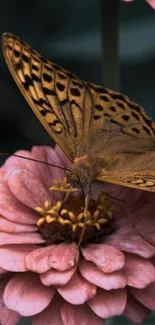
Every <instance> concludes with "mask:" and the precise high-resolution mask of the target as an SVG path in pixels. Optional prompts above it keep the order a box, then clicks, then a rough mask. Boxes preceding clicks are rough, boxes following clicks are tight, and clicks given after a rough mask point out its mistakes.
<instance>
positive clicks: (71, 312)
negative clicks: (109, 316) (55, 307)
mask: <svg viewBox="0 0 155 325" xmlns="http://www.w3.org/2000/svg"><path fill="white" fill-rule="evenodd" d="M61 317H62V319H63V324H64V325H73V324H74V325H104V321H103V319H101V318H100V317H98V316H96V315H95V314H94V313H93V312H92V311H91V309H89V307H88V306H87V305H86V304H85V305H82V306H73V305H71V304H68V303H65V304H64V305H63V306H62V307H61Z"/></svg>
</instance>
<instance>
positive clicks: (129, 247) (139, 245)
mask: <svg viewBox="0 0 155 325" xmlns="http://www.w3.org/2000/svg"><path fill="white" fill-rule="evenodd" d="M105 242H106V244H108V245H113V246H114V247H116V248H117V249H120V250H122V251H124V252H129V253H133V254H136V255H139V256H142V257H144V258H150V257H152V256H154V255H155V248H154V247H153V246H152V245H150V244H149V243H147V242H146V241H144V240H143V239H142V238H141V237H140V236H139V235H137V233H135V232H134V230H133V231H132V232H129V231H128V232H126V233H125V234H123V235H122V234H119V233H118V234H115V235H110V236H107V238H106V240H105Z"/></svg>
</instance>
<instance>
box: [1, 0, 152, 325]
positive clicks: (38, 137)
mask: <svg viewBox="0 0 155 325" xmlns="http://www.w3.org/2000/svg"><path fill="white" fill-rule="evenodd" d="M106 1H107V0H101V1H99V0H96V1H95V0H94V1H91V0H85V1H83V0H78V1H73V0H56V1H55V0H53V1H50V0H44V1H36V0H27V1H21V0H14V1H11V0H1V3H0V33H1V34H2V33H3V32H12V33H14V34H16V35H18V36H19V37H20V38H21V39H22V40H24V41H26V42H28V43H29V44H30V45H31V46H32V47H33V48H35V49H36V50H38V51H39V52H41V54H42V55H43V56H45V57H47V58H49V59H51V60H52V61H54V62H56V63H58V64H60V65H62V66H64V67H65V68H67V69H68V70H71V71H72V72H74V73H75V74H77V75H78V76H79V77H80V78H81V79H84V80H89V81H92V82H95V83H99V84H102V85H104V86H105V87H107V86H109V85H107V84H105V83H104V82H103V80H104V73H105V70H106V73H107V69H109V72H110V78H111V80H112V81H113V80H115V79H118V81H119V78H117V76H116V75H115V74H116V72H115V71H114V72H112V71H111V66H110V63H109V62H108V61H105V55H104V54H105V53H103V46H102V42H101V39H102V38H104V36H106V39H107V38H108V37H107V36H108V34H106V33H108V30H109V31H110V30H111V29H112V27H113V23H114V20H113V18H112V19H109V23H108V25H107V28H106V30H105V29H104V28H103V26H104V21H103V16H102V19H101V10H103V3H106ZM116 1H117V0H108V2H110V5H111V10H112V6H113V4H114V2H116ZM101 2H102V3H101ZM118 2H119V0H118ZM105 10H109V9H108V7H107V9H106V7H105V6H104V14H105ZM111 12H112V11H111ZM116 14H118V13H116ZM107 15H109V11H108V12H107ZM108 17H110V16H108ZM101 31H102V33H101ZM104 33H105V34H106V35H104ZM109 35H110V34H109ZM119 35H120V46H119V63H120V66H119V69H120V91H121V92H123V93H125V94H127V95H128V96H129V97H130V98H132V99H133V100H134V101H136V102H138V103H140V104H141V105H143V106H144V107H145V110H146V111H147V113H148V114H149V115H150V116H151V117H152V118H154V119H155V11H153V9H151V7H149V5H148V4H147V3H146V2H145V1H144V0H135V1H134V2H131V3H124V2H122V1H120V8H119ZM107 46H109V48H111V51H113V50H112V47H113V39H112V38H111V37H109V45H108V44H107ZM104 67H106V69H104ZM118 87H119V85H118ZM33 144H37V145H39V144H42V145H43V144H46V145H47V144H48V145H50V144H52V141H51V139H50V137H49V136H48V134H47V133H46V131H44V129H43V127H42V126H41V125H40V123H39V121H37V119H36V117H35V116H34V114H33V113H32V111H31V109H30V108H29V107H28V105H27V103H26V101H25V100H24V98H23V97H22V95H21V94H20V92H19V90H18V89H17V86H16V84H15V82H14V81H13V79H12V77H11V75H10V73H9V71H8V68H7V66H6V63H5V61H4V58H3V55H2V51H1V52H0V151H5V152H8V151H9V152H13V151H15V150H17V149H20V148H22V149H23V148H31V146H32V145H33ZM24 321H25V324H27V321H28V320H26V319H25V320H23V321H22V324H24ZM107 324H108V325H111V324H113V325H114V324H115V325H116V324H117V325H118V324H119V325H120V324H131V323H130V322H128V321H126V320H125V319H124V318H117V319H116V320H115V319H113V320H109V321H107ZM144 324H155V319H154V318H153V315H152V316H151V317H150V318H149V319H148V320H147V321H145V322H144Z"/></svg>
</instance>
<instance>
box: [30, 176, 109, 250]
mask: <svg viewBox="0 0 155 325" xmlns="http://www.w3.org/2000/svg"><path fill="white" fill-rule="evenodd" d="M54 183H55V186H52V187H51V188H50V190H51V191H58V192H60V193H61V195H62V198H61V199H60V200H57V201H56V202H54V204H53V203H51V202H49V201H45V203H44V207H39V206H38V207H36V209H35V210H36V211H37V212H38V213H39V215H40V217H39V219H38V222H37V226H38V228H39V231H40V233H41V234H42V236H43V238H44V239H45V240H46V245H51V244H59V243H61V242H73V241H75V242H76V243H77V244H78V243H79V242H80V243H81V245H85V244H87V243H90V242H91V243H93V242H94V243H95V242H101V240H102V238H103V236H105V235H108V234H109V233H111V232H112V223H111V219H112V211H113V210H114V205H113V201H112V200H111V199H110V198H109V197H107V196H103V195H99V197H98V199H97V200H93V199H91V200H90V201H89V208H88V210H87V212H86V215H85V213H84V198H83V195H82V194H81V193H80V192H75V193H72V190H71V189H70V184H69V183H67V179H66V178H64V180H63V182H62V183H59V182H58V181H57V180H54ZM69 191H70V192H69ZM73 191H74V190H73ZM64 193H67V194H66V195H65V196H64ZM68 193H70V194H69V195H68ZM81 236H82V240H81Z"/></svg>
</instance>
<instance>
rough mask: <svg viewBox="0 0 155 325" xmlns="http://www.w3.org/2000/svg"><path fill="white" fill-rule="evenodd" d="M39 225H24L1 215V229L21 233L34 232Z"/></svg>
mask: <svg viewBox="0 0 155 325" xmlns="http://www.w3.org/2000/svg"><path fill="white" fill-rule="evenodd" d="M37 230H38V228H37V226H33V225H23V224H19V223H15V222H11V221H9V220H7V219H5V218H3V217H0V231H3V232H12V233H21V232H34V231H37Z"/></svg>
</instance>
